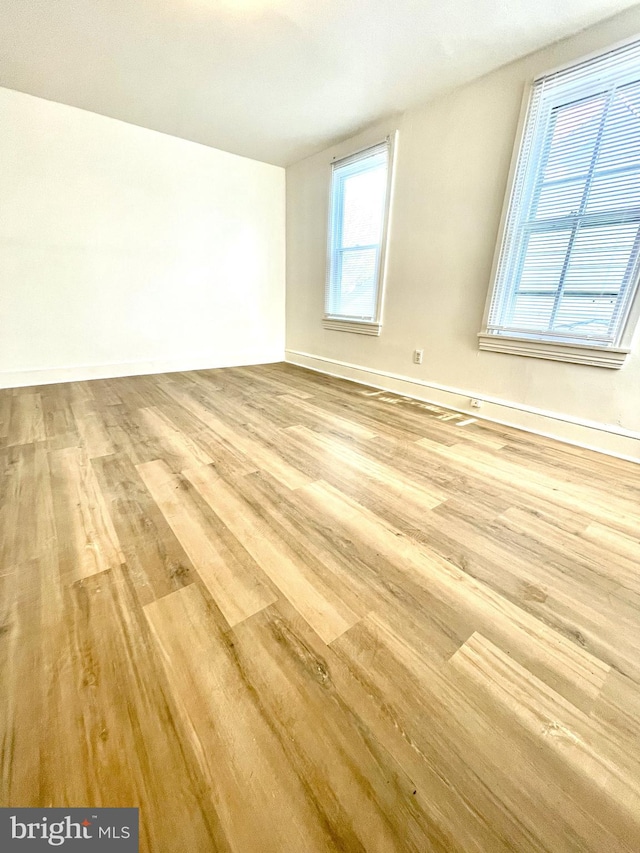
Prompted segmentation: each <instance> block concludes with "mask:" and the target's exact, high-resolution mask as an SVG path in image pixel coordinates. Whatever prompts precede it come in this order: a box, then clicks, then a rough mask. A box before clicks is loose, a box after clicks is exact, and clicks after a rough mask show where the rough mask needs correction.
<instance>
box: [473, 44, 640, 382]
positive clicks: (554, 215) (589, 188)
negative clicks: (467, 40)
mask: <svg viewBox="0 0 640 853" xmlns="http://www.w3.org/2000/svg"><path fill="white" fill-rule="evenodd" d="M639 258H640V43H638V42H636V43H633V44H628V45H625V46H623V47H621V48H618V49H615V50H612V51H610V52H608V53H606V54H604V55H602V56H599V57H596V58H592V59H589V60H586V61H584V62H581V63H579V64H577V65H575V66H573V67H571V68H568V69H564V70H561V71H559V72H556V73H553V74H550V75H547V76H544V77H542V78H540V79H538V80H536V81H535V83H534V85H533V90H532V93H531V100H530V104H529V110H528V114H527V118H526V122H525V126H524V131H523V136H522V142H521V148H520V152H519V157H518V162H517V166H516V170H515V175H514V179H513V184H512V188H511V195H510V201H509V207H508V213H507V217H506V222H505V227H504V233H503V236H502V245H501V249H500V254H499V258H498V263H497V267H496V272H495V281H494V287H493V291H492V294H491V298H490V302H489V305H488V310H487V316H486V329H485V330H484V333H481V335H480V338H481V343H480V346H481V348H484V349H505V350H507V351H515V350H509V348H508V347H506V346H501V345H500V344H497V345H496V342H495V341H494V342H493V345H492V342H491V337H493V338H494V339H495V338H500V337H503V338H520V339H522V340H525V341H526V340H530V341H536V340H539V341H546V342H553V343H555V344H556V345H557V346H556V347H551V348H547V350H544V351H543V352H542V357H555V358H560V359H561V360H564V359H562V351H561V346H562V345H563V344H565V345H566V346H568V347H573V349H574V351H575V352H578V353H579V352H580V347H585V346H586V347H588V348H590V349H591V350H594V349H603V350H604V349H615V348H620V346H621V344H622V343H623V335H624V332H625V327H626V325H627V321H628V319H629V314H630V309H631V307H632V303H633V300H634V296H635V292H636V289H637V281H638V271H639ZM483 344H484V345H483ZM515 349H516V350H517V349H518V348H517V347H516V348H515ZM519 351H521V352H522V354H524V355H537V354H538V355H539V354H540V352H539V351H536V350H535V348H532V347H529V348H527V347H522V346H521V347H520V350H519ZM623 355H624V354H622V356H621V358H613V359H606V358H605V359H604V360H602V363H604V362H607V361H614V362H621V360H623ZM567 360H581V359H575V358H568V359H567ZM584 360H585V361H587V362H588V363H601V362H600V361H599V360H598V358H595V359H590V358H589V357H588V356H587V357H585V359H584ZM605 366H620V364H619V363H615V364H614V363H607V364H606V365H605Z"/></svg>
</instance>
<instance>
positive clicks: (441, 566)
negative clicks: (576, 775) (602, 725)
mask: <svg viewBox="0 0 640 853" xmlns="http://www.w3.org/2000/svg"><path fill="white" fill-rule="evenodd" d="M300 492H301V493H303V494H304V495H306V496H308V498H309V501H310V504H311V506H312V507H314V508H315V511H317V512H319V511H320V506H322V508H323V509H322V511H323V512H324V513H331V515H332V516H333V518H334V520H335V524H336V526H343V527H345V528H346V529H347V530H349V531H350V533H351V535H352V536H358V537H359V538H365V539H367V541H368V542H369V543H370V544H372V545H373V546H374V547H375V549H376V551H377V552H378V553H380V554H381V555H383V556H386V557H387V558H388V559H389V560H395V562H396V564H398V565H400V566H401V567H402V568H403V569H404V571H405V572H407V573H410V574H412V575H413V576H414V577H417V578H419V579H420V582H421V583H422V584H424V585H425V586H426V587H427V588H428V589H429V590H430V591H431V592H432V593H435V594H437V596H438V598H440V599H442V600H443V601H445V602H447V603H449V605H450V606H451V608H452V609H453V608H457V609H458V611H462V612H464V613H466V614H467V617H466V618H467V621H468V624H469V625H470V626H474V627H475V629H476V630H482V631H483V632H486V634H487V636H491V637H492V638H495V640H496V642H498V643H499V644H500V645H501V646H502V647H504V648H506V649H508V650H509V652H510V653H511V654H512V655H514V657H515V658H516V659H517V660H519V661H521V662H522V663H523V665H524V666H526V667H527V668H528V669H530V670H531V672H534V673H537V674H539V676H540V677H541V678H542V679H544V680H545V681H547V683H549V684H550V685H553V686H554V688H555V689H557V690H558V691H560V692H561V693H562V694H563V695H567V696H568V697H569V698H570V699H571V701H573V702H575V703H577V704H578V705H579V706H582V707H587V708H589V707H591V704H592V703H593V699H594V698H595V697H596V696H597V695H598V693H599V690H600V688H601V686H602V684H603V682H604V679H605V677H606V675H607V673H608V672H609V667H608V666H607V665H606V664H604V663H603V662H602V661H600V660H598V658H596V657H594V656H593V655H590V654H589V653H588V652H586V651H584V650H583V649H581V648H580V647H579V646H577V645H576V644H574V643H572V642H571V641H570V640H568V639H567V638H566V637H563V636H562V635H561V634H558V633H557V632H555V631H553V630H552V629H550V628H548V627H547V626H546V625H544V624H543V623H542V622H540V621H539V620H537V619H535V618H534V617H533V616H530V615H529V614H528V613H526V612H525V611H523V610H522V609H521V608H519V607H517V606H516V605H514V604H512V603H511V602H509V601H508V600H507V599H505V598H504V597H503V596H501V595H499V594H497V593H495V592H494V591H493V590H491V589H490V588H488V587H486V586H484V585H483V584H481V583H479V582H478V581H476V580H475V579H474V578H472V577H470V576H469V575H467V574H466V573H465V572H464V571H462V570H460V569H458V568H457V567H456V566H454V565H453V564H452V563H449V562H447V561H445V560H443V559H442V558H441V557H439V556H438V555H436V554H433V553H429V552H428V551H427V550H426V549H425V548H421V547H417V546H416V545H414V544H413V543H412V542H410V541H407V540H406V539H405V538H404V537H403V536H400V535H398V532H397V531H394V530H393V529H391V528H389V527H387V526H385V525H384V524H381V523H380V521H379V519H377V518H376V517H375V515H374V514H373V513H371V512H369V511H368V510H365V509H364V507H361V506H359V505H358V504H357V503H355V502H354V501H351V500H348V499H346V498H344V496H342V495H340V493H339V492H338V491H337V490H335V489H332V488H331V487H330V486H327V485H326V484H324V483H313V484H312V485H310V486H306V487H305V488H304V489H301V490H300Z"/></svg>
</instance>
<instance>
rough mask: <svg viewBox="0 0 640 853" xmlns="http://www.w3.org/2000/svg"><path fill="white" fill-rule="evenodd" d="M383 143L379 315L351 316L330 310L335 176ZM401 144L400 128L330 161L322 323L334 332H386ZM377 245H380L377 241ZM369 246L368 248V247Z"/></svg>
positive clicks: (378, 274) (378, 267)
mask: <svg viewBox="0 0 640 853" xmlns="http://www.w3.org/2000/svg"><path fill="white" fill-rule="evenodd" d="M382 145H386V146H387V180H386V187H385V198H384V214H383V222H382V231H381V234H380V242H379V244H377V245H378V246H379V249H378V258H377V264H376V280H375V285H374V287H375V314H374V317H373V319H371V320H365V319H360V318H357V317H349V316H347V315H341V314H338V313H332V312H330V311H329V310H328V309H329V307H330V301H329V300H330V296H331V288H332V285H333V282H332V264H333V262H334V245H333V238H334V228H333V217H334V208H335V203H334V186H335V184H334V176H335V171H336V167H339V166H340V164H341V163H345V162H346V161H348V160H353V162H357V161H358V160H359V159H361V158H362V159H364V158H365V157H366V156H367V153H368V152H369V151H371V150H372V149H374V148H379V147H380V146H382ZM396 147H397V131H395V132H393V133H391V134H389V135H388V136H386V137H384V138H382V139H378V140H377V141H376V142H372V143H369V144H367V145H366V146H364V147H363V148H358V149H356V150H355V151H352V152H351V153H350V154H347V155H345V156H341V157H334V158H333V159H332V161H331V164H330V169H329V215H328V220H327V223H328V224H327V266H326V279H325V292H324V313H323V317H322V325H323V327H324V328H325V329H329V330H332V331H339V332H353V333H355V334H360V335H375V336H378V335H380V332H381V331H382V313H383V305H384V290H385V283H386V275H387V257H388V252H387V244H388V239H389V230H390V220H391V198H392V193H393V179H394V166H395V152H396ZM373 245H376V244H373ZM364 248H368V247H364Z"/></svg>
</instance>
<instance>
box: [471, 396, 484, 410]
mask: <svg viewBox="0 0 640 853" xmlns="http://www.w3.org/2000/svg"><path fill="white" fill-rule="evenodd" d="M469 403H470V405H471V408H472V409H480V408H481V407H482V400H474V399H473V398H472V399H471V400H470V401H469Z"/></svg>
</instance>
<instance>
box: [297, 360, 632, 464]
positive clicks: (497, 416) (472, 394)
mask: <svg viewBox="0 0 640 853" xmlns="http://www.w3.org/2000/svg"><path fill="white" fill-rule="evenodd" d="M286 360H287V361H288V362H289V363H290V364H297V365H299V366H300V367H307V368H309V369H311V370H315V371H317V372H319V373H325V374H327V375H329V376H337V377H340V378H341V379H352V380H354V381H355V382H362V383H363V384H364V385H370V386H372V387H373V388H380V389H382V390H383V391H392V392H393V393H395V394H402V395H403V396H406V397H411V398H413V399H416V400H423V401H424V402H427V403H433V404H435V405H438V406H445V407H446V408H448V409H453V410H455V411H457V412H463V413H464V414H468V415H470V416H472V417H474V418H482V419H483V420H488V421H493V422H494V423H498V424H504V425H505V426H512V427H517V428H518V429H523V430H526V431H527V432H531V433H534V434H535V435H542V436H545V437H547V438H556V439H558V441H564V442H567V443H568V444H574V445H576V446H577V447H584V448H586V449H588V450H597V451H599V452H600V453H606V454H608V455H609V456H616V457H617V458H619V459H626V460H628V461H630V462H640V432H632V431H631V430H625V429H622V428H621V427H616V426H613V425H610V424H603V423H598V422H596V421H587V420H581V419H579V418H574V417H571V416H569V415H563V414H559V413H557V412H547V411H544V410H543V409H535V408H533V407H532V406H526V405H523V404H521V403H512V402H509V401H507V400H498V399H496V398H493V397H487V396H485V395H483V394H479V393H477V392H476V391H466V390H463V389H461V388H449V387H447V386H444V385H438V384H436V383H433V382H425V381H424V380H421V379H412V378H411V377H408V376H401V375H399V374H396V373H388V372H387V371H384V370H374V369H372V368H367V367H361V366H360V365H357V364H349V363H347V362H344V361H337V360H336V359H332V358H325V357H323V356H318V355H312V354H311V353H307V352H299V351H298V350H289V349H288V350H287V351H286ZM470 398H474V399H476V400H481V401H482V409H481V411H480V412H479V411H478V410H477V409H472V408H471V407H470V405H469V400H470Z"/></svg>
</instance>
